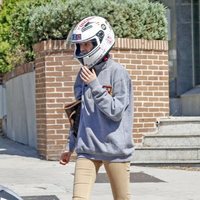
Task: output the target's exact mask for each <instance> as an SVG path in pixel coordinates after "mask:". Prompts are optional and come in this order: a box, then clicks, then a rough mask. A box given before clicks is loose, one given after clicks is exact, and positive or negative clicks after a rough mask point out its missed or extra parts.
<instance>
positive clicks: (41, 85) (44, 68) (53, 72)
mask: <svg viewBox="0 0 200 200" xmlns="http://www.w3.org/2000/svg"><path fill="white" fill-rule="evenodd" d="M34 51H35V52H36V59H35V77H36V79H35V80H36V118H37V119H36V123H37V148H38V151H39V154H40V155H41V156H43V157H44V158H45V159H47V160H55V159H57V158H58V156H59V155H60V153H61V151H62V150H63V148H64V146H65V144H66V138H67V133H68V131H67V130H68V121H67V119H66V116H65V113H64V109H63V108H64V104H65V103H66V102H71V100H72V99H73V87H72V86H73V82H74V79H75V75H76V73H77V70H78V68H79V67H78V63H77V62H76V61H75V60H74V59H73V56H72V54H73V53H72V50H67V49H66V47H65V42H64V41H59V40H57V41H52V40H49V41H43V42H41V43H38V44H36V45H35V46H34Z"/></svg>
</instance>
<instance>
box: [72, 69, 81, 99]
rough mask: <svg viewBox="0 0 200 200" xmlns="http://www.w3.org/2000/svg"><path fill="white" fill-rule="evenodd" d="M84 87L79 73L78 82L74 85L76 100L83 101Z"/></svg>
mask: <svg viewBox="0 0 200 200" xmlns="http://www.w3.org/2000/svg"><path fill="white" fill-rule="evenodd" d="M82 85H83V81H82V80H81V78H80V71H79V73H78V74H77V77H76V81H75V83H74V96H75V98H76V99H81V95H82Z"/></svg>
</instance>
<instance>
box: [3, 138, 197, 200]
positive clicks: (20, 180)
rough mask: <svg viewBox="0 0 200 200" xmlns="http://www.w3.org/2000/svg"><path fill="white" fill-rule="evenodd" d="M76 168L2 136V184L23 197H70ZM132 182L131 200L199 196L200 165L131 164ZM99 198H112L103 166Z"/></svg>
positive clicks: (175, 199)
mask: <svg viewBox="0 0 200 200" xmlns="http://www.w3.org/2000/svg"><path fill="white" fill-rule="evenodd" d="M73 172H74V162H70V163H69V164H68V165H67V166H62V165H60V164H59V163H58V162H57V161H45V160H41V159H39V157H38V156H37V153H36V151H35V150H34V149H31V148H30V147H27V146H25V145H21V144H19V143H15V142H13V141H11V140H8V139H6V138H2V137H0V185H2V186H4V187H7V188H9V189H11V190H12V191H14V192H15V193H17V194H18V195H19V196H22V197H23V199H24V200H70V199H71V198H72V185H73ZM131 182H132V183H131V192H132V199H131V200H200V190H199V186H200V168H184V169H183V168H178V169H176V168H171V167H170V168H169V167H168V168H167V167H165V168H163V167H145V166H131ZM0 199H1V198H0ZM100 199H101V200H102V199H103V200H112V199H113V198H112V194H111V190H110V185H109V183H108V182H107V179H106V176H105V171H104V169H103V167H102V169H101V170H100V173H99V175H98V177H97V181H96V183H95V185H94V188H93V193H92V197H91V200H100Z"/></svg>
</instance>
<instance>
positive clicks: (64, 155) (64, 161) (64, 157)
mask: <svg viewBox="0 0 200 200" xmlns="http://www.w3.org/2000/svg"><path fill="white" fill-rule="evenodd" d="M71 155H72V152H69V151H66V152H63V153H62V154H61V156H60V164H61V165H66V164H67V163H68V162H69V161H70V157H71Z"/></svg>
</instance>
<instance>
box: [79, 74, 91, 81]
mask: <svg viewBox="0 0 200 200" xmlns="http://www.w3.org/2000/svg"><path fill="white" fill-rule="evenodd" d="M80 76H81V77H82V78H83V79H84V80H88V78H89V77H88V76H87V75H86V74H84V73H81V74H80Z"/></svg>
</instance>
